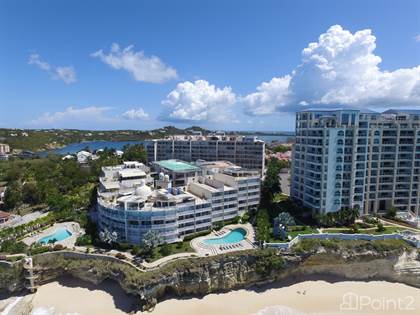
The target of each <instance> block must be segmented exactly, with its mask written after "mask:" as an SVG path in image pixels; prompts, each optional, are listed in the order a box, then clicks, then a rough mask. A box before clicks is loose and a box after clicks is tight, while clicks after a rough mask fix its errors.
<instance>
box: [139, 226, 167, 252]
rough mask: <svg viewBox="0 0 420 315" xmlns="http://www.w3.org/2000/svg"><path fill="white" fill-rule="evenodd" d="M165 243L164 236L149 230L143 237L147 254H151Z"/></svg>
mask: <svg viewBox="0 0 420 315" xmlns="http://www.w3.org/2000/svg"><path fill="white" fill-rule="evenodd" d="M162 242H163V238H162V236H160V234H159V233H158V232H155V231H152V230H149V231H147V232H146V234H145V235H144V237H143V240H142V244H143V247H144V249H145V251H146V252H148V253H151V252H152V251H153V249H154V248H155V247H157V246H158V245H159V244H161V243H162Z"/></svg>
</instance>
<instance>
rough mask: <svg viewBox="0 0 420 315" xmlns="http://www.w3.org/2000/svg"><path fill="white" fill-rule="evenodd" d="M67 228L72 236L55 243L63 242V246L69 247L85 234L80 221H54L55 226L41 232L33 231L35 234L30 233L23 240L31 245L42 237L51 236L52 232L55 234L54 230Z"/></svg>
mask: <svg viewBox="0 0 420 315" xmlns="http://www.w3.org/2000/svg"><path fill="white" fill-rule="evenodd" d="M62 228H64V229H66V230H68V231H70V232H71V236H69V237H68V238H66V239H64V240H62V241H57V242H55V244H61V245H63V246H67V247H73V246H74V245H75V243H76V239H77V238H78V237H79V236H80V235H83V234H84V233H85V232H84V230H83V229H82V228H80V225H79V223H77V222H63V223H54V225H53V226H50V227H49V228H47V229H45V230H43V231H41V232H39V233H33V235H30V236H28V237H25V238H24V239H23V240H22V241H23V242H24V243H25V244H26V245H28V246H30V245H31V244H33V243H36V242H38V241H39V240H40V239H41V238H43V237H45V236H49V235H51V234H54V232H55V231H56V230H58V229H62Z"/></svg>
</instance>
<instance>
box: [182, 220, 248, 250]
mask: <svg viewBox="0 0 420 315" xmlns="http://www.w3.org/2000/svg"><path fill="white" fill-rule="evenodd" d="M237 228H242V229H244V230H245V231H246V236H245V239H244V240H242V241H240V242H237V243H231V244H222V245H209V244H205V242H204V241H205V240H208V239H214V238H219V237H223V236H224V235H226V234H227V233H229V232H230V231H232V230H234V229H237ZM254 241H255V232H254V229H253V227H252V225H251V224H249V223H246V224H232V225H227V226H224V227H223V228H222V229H221V230H220V231H212V232H211V233H210V234H208V235H206V236H201V237H197V238H195V239H193V240H191V243H190V244H191V247H192V248H193V249H194V250H195V251H196V253H197V254H198V255H199V256H213V255H219V254H225V253H229V252H236V251H240V250H247V249H253V248H255V246H254V245H253V244H254Z"/></svg>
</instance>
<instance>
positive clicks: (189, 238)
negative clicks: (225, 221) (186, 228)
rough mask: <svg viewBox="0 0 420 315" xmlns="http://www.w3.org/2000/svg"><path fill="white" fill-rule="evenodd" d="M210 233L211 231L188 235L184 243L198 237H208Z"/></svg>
mask: <svg viewBox="0 0 420 315" xmlns="http://www.w3.org/2000/svg"><path fill="white" fill-rule="evenodd" d="M209 233H210V231H209V230H207V231H202V232H197V233H194V234H190V235H187V236H185V237H184V242H186V241H191V240H192V239H194V238H196V237H200V236H204V235H207V234H209Z"/></svg>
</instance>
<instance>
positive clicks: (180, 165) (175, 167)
mask: <svg viewBox="0 0 420 315" xmlns="http://www.w3.org/2000/svg"><path fill="white" fill-rule="evenodd" d="M155 164H157V165H159V166H160V167H163V168H166V169H167V170H170V171H172V172H185V171H196V170H199V169H200V168H199V167H197V166H195V165H193V164H190V163H187V162H184V161H180V160H163V161H158V162H155Z"/></svg>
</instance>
